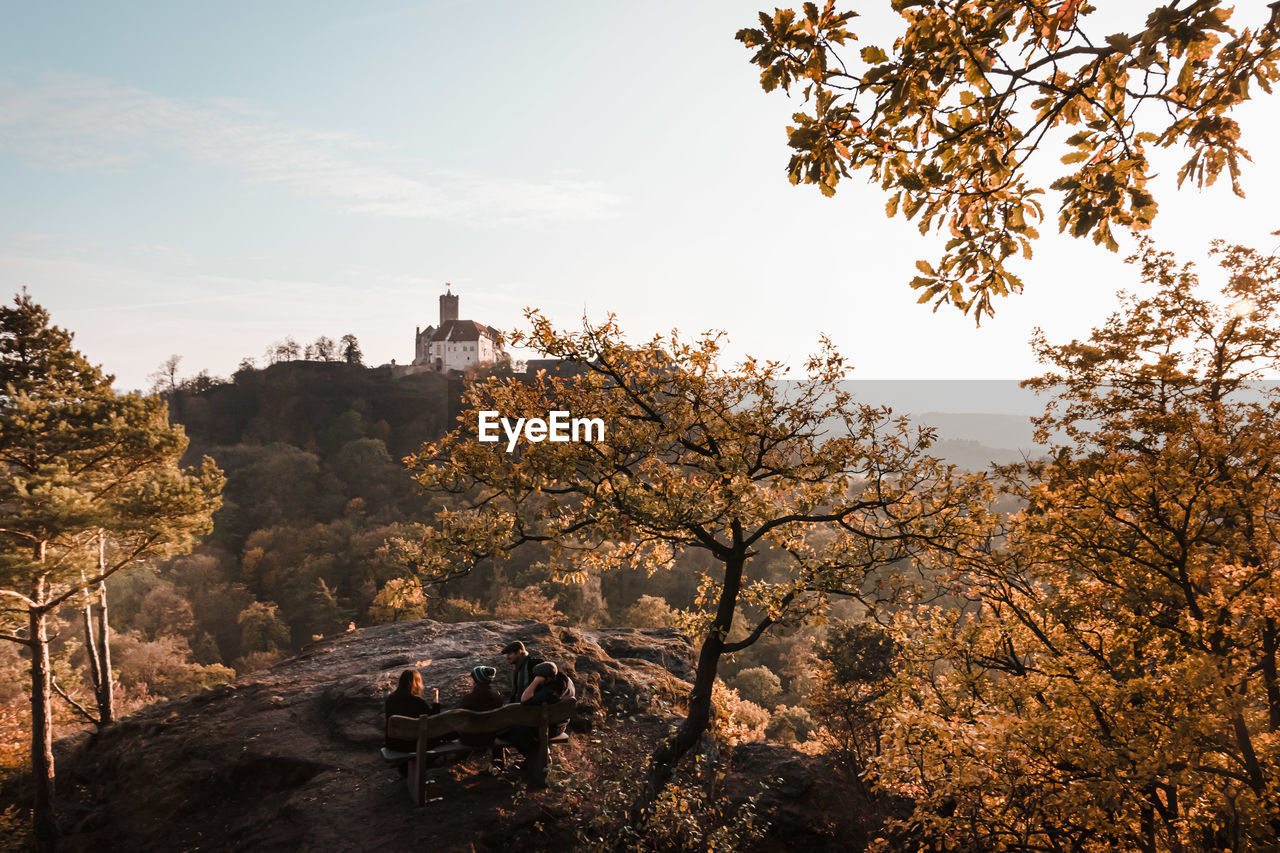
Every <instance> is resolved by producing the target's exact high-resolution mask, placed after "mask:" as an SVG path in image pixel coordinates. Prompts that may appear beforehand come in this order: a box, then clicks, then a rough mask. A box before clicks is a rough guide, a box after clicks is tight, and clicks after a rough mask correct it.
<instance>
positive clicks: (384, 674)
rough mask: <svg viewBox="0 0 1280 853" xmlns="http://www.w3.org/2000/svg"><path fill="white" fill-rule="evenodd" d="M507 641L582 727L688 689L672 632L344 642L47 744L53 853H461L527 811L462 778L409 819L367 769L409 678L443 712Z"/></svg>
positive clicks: (487, 625) (485, 781)
mask: <svg viewBox="0 0 1280 853" xmlns="http://www.w3.org/2000/svg"><path fill="white" fill-rule="evenodd" d="M517 639H518V640H523V641H524V642H525V644H526V645H527V646H528V647H529V648H530V649H531V650H532V651H534V652H535V653H537V654H538V655H540V656H541V657H544V658H546V659H548V660H553V661H556V662H557V663H558V664H559V665H560V666H561V667H562V668H564V669H565V670H567V671H568V672H569V674H570V675H571V676H572V677H573V679H574V682H575V684H576V685H577V686H578V695H579V699H580V708H581V709H582V710H583V712H584V716H585V718H586V719H585V720H583V721H581V722H582V723H583V725H581V726H580V728H583V729H586V728H587V727H588V726H587V725H586V723H587V721H589V720H590V718H591V717H592V716H593V715H600V714H604V713H606V712H609V713H613V714H620V715H632V714H636V713H643V712H644V711H646V710H647V709H649V708H651V707H660V706H665V707H670V706H671V704H672V703H673V702H678V701H679V700H681V699H682V698H683V697H684V695H685V694H686V693H687V691H688V689H689V685H688V683H687V682H688V680H689V679H690V678H691V675H692V662H691V648H690V645H689V642H688V640H687V639H686V638H685V637H684V635H682V634H681V633H679V632H677V631H675V630H669V629H664V630H656V631H637V630H627V629H619V630H601V631H590V630H573V629H565V628H558V627H552V626H547V625H543V624H537V623H531V622H473V623H465V624H442V623H438V622H431V621H422V622H405V623H398V624H393V625H383V626H379V627H374V628H365V629H362V630H358V631H351V632H349V633H347V634H344V635H341V636H338V637H333V638H330V639H326V640H324V641H321V642H319V643H315V644H313V645H311V646H309V647H308V648H307V649H305V650H304V651H303V652H302V653H301V654H299V655H298V656H296V657H294V658H291V659H289V660H287V661H284V662H282V663H280V664H278V665H277V666H275V667H273V668H271V669H270V670H267V671H265V672H261V673H255V674H253V675H251V676H247V677H244V678H241V679H238V680H236V681H234V682H231V683H230V684H226V685H222V686H220V687H218V688H215V689H212V690H209V691H206V692H204V693H201V694H198V695H195V696H190V697H187V698H184V699H180V700H176V701H172V702H166V703H163V704H159V705H154V706H151V707H149V708H147V709H145V710H143V711H141V712H139V713H137V714H134V715H132V716H130V717H128V718H126V719H124V720H122V721H121V722H119V723H118V724H117V725H115V726H113V727H111V728H110V729H108V730H106V731H104V732H102V733H99V734H97V735H94V736H92V737H91V738H88V739H87V740H82V741H79V742H77V743H73V744H63V745H61V752H62V753H63V754H62V755H60V756H59V761H58V789H59V798H60V801H61V804H62V805H61V812H60V823H61V825H62V828H63V832H64V839H63V843H62V845H61V846H60V849H64V850H95V851H96V850H103V849H113V850H116V849H118V850H132V851H162V850H163V851H172V850H291V851H292V850H308V849H309V850H333V851H341V850H375V849H377V850H400V849H409V848H410V847H420V846H424V845H425V848H426V849H434V850H471V849H473V844H472V840H473V838H474V836H475V829H476V827H477V826H478V825H479V826H484V827H489V826H490V821H492V825H493V826H497V825H500V824H501V823H502V822H504V821H505V822H513V823H515V824H520V823H522V822H529V821H530V820H532V819H533V818H531V817H530V815H536V813H537V810H538V808H539V806H538V802H537V799H536V798H534V797H524V798H513V796H512V793H513V789H512V784H513V783H512V782H510V781H509V780H507V779H505V778H503V777H493V776H490V775H488V774H485V773H483V772H481V771H478V770H476V769H472V770H470V771H469V772H459V773H453V774H449V776H448V778H446V779H443V780H441V782H440V783H439V788H438V794H439V795H438V797H435V798H432V799H433V801H432V802H430V803H428V804H427V805H426V806H423V807H421V808H414V807H413V806H412V805H411V803H410V802H409V798H408V794H407V793H406V791H405V788H404V786H403V784H402V783H401V781H400V780H399V778H398V777H397V776H396V774H395V772H394V771H392V770H389V769H388V768H387V767H385V766H384V765H383V764H382V763H381V759H380V758H379V755H378V747H379V746H380V745H381V742H382V727H383V718H382V701H383V698H384V697H385V696H386V695H387V693H388V692H390V690H391V689H392V687H394V684H395V681H396V679H397V678H398V676H399V674H400V672H401V671H402V670H404V669H406V668H409V667H415V666H416V667H418V668H419V669H420V671H421V672H422V676H423V681H424V683H425V684H426V685H428V687H431V686H435V687H438V688H439V689H440V701H441V704H442V705H444V706H445V707H446V708H448V707H451V706H454V705H456V702H457V700H458V698H459V697H460V696H461V695H462V694H463V693H465V692H466V691H467V690H468V689H470V677H469V673H470V671H471V668H472V667H473V666H475V665H477V664H481V663H483V664H488V665H491V666H495V667H497V668H498V671H499V673H500V676H499V678H500V680H505V679H506V678H507V677H508V673H509V668H508V667H507V665H506V663H505V661H503V659H502V656H501V655H500V654H499V650H500V649H501V648H502V647H503V646H504V645H506V644H507V643H508V642H510V641H511V640H517ZM569 749H573V747H570V748H569ZM523 812H530V814H523ZM490 846H492V845H490Z"/></svg>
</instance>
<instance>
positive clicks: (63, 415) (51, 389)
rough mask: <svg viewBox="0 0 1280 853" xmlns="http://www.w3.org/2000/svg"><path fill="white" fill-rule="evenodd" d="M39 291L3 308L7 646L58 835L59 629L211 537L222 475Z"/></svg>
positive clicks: (1, 544) (1, 482)
mask: <svg viewBox="0 0 1280 853" xmlns="http://www.w3.org/2000/svg"><path fill="white" fill-rule="evenodd" d="M71 343H72V342H71V335H70V334H69V333H68V332H66V331H65V330H63V329H60V328H58V327H56V326H52V325H50V323H49V314H48V312H47V311H45V310H44V309H43V308H41V307H40V306H39V305H37V304H36V303H35V302H34V301H32V299H31V298H30V296H28V295H27V294H26V293H23V294H20V295H19V296H18V297H17V298H16V299H15V301H14V304H13V305H8V306H4V307H3V308H0V601H3V602H4V607H3V608H0V639H4V640H8V641H11V642H15V643H19V644H21V645H23V646H26V647H27V648H28V649H29V650H30V653H31V678H32V684H31V706H32V727H31V731H32V750H31V751H32V764H33V770H34V775H35V777H36V778H35V793H36V796H35V827H36V831H37V837H38V839H39V840H40V841H41V842H42V843H43V844H46V845H47V844H48V843H50V841H51V839H52V837H53V836H54V834H55V827H54V824H53V811H52V798H53V779H54V772H53V749H52V729H51V721H50V709H49V702H50V695H51V688H52V676H51V670H50V664H49V636H48V629H47V625H48V620H49V618H50V616H51V615H52V614H53V613H54V612H55V610H56V609H57V608H58V607H59V606H61V605H62V604H64V603H67V602H69V601H71V600H72V599H73V598H74V597H75V596H77V595H78V594H79V593H81V592H82V591H84V590H87V589H89V588H91V587H94V586H96V585H97V584H99V583H100V582H101V581H103V580H105V579H106V578H107V577H109V576H110V575H111V574H113V573H115V572H116V571H118V570H120V569H122V568H124V567H125V566H128V565H130V564H132V563H136V562H137V561H139V560H142V559H145V558H148V557H154V556H159V555H163V554H166V553H172V552H174V551H177V550H180V549H182V548H183V547H185V546H187V545H189V544H190V543H191V542H192V539H193V537H194V536H196V535H198V534H201V533H204V532H207V531H208V530H209V529H210V527H211V521H210V519H211V516H212V514H213V512H214V510H215V509H217V507H218V503H219V493H220V492H221V489H222V484H223V478H222V474H221V472H220V471H219V470H218V468H217V467H216V466H215V465H214V464H213V461H212V460H210V459H208V458H206V459H204V460H203V462H202V463H201V464H200V465H199V466H197V467H195V468H193V469H189V470H185V471H184V470H183V469H181V468H179V466H178V461H179V459H180V458H181V457H182V454H183V452H184V451H185V450H186V446H187V441H186V436H185V435H183V432H182V429H181V427H172V426H170V425H169V422H168V414H167V412H166V409H165V405H164V402H163V401H162V400H160V399H159V398H157V397H139V396H137V395H132V394H130V395H117V394H116V393H115V392H114V391H113V390H112V389H111V377H110V376H107V375H104V374H103V373H102V371H101V370H99V369H98V368H97V367H94V366H93V365H92V364H90V363H89V362H88V360H86V359H85V358H84V356H83V355H81V354H80V353H79V352H77V351H76V350H75V349H74V348H73V347H72V345H71Z"/></svg>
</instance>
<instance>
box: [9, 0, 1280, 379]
mask: <svg viewBox="0 0 1280 853" xmlns="http://www.w3.org/2000/svg"><path fill="white" fill-rule="evenodd" d="M1248 6H1249V4H1240V5H1239V6H1238V7H1237V8H1239V9H1241V10H1242V11H1245V12H1247V11H1248V9H1247V8H1246V7H1248ZM760 8H762V6H761V5H760V4H758V3H754V2H739V1H738V0H734V2H729V0H703V2H698V3H687V2H682V3H675V2H650V3H643V4H636V3H632V4H622V3H601V2H598V0H597V2H541V1H540V0H539V1H538V2H520V3H518V2H513V1H512V0H506V1H505V2H504V1H503V0H499V1H498V2H488V3H480V2H466V0H463V2H453V3H435V2H421V0H419V2H376V0H371V1H370V2H362V3H358V4H357V3H337V2H327V0H305V2H303V1H302V0H273V2H271V3H261V2H239V0H226V1H225V2H220V3H217V4H194V3H182V4H179V3H170V2H122V3H113V4H103V3H100V2H81V3H76V2H65V3H57V4H43V3H28V4H18V3H5V4H4V5H3V6H0V10H3V11H2V12H0V14H3V19H4V26H3V27H0V187H3V201H0V281H2V282H3V284H4V286H5V287H6V288H7V289H8V292H9V293H16V292H17V291H19V290H20V289H22V288H24V287H25V288H27V289H28V290H29V292H30V293H31V295H32V297H33V298H34V299H35V300H36V301H37V302H39V303H41V304H42V305H44V306H45V307H47V308H48V309H49V310H50V311H51V313H52V315H53V319H54V322H55V323H57V324H58V325H61V326H63V327H65V328H68V329H70V330H71V331H73V332H74V333H75V335H76V338H75V340H76V344H77V346H78V347H79V348H80V349H81V351H82V352H84V353H85V354H86V355H87V356H88V357H89V358H90V359H91V360H92V361H94V362H95V363H99V364H101V365H102V366H103V367H104V368H105V369H106V370H107V371H108V372H110V373H112V374H114V375H115V376H116V384H117V387H120V388H123V389H132V388H145V387H146V386H147V385H148V384H149V382H148V379H147V377H148V374H150V373H152V372H153V371H155V370H156V369H157V368H158V366H159V365H160V364H161V362H163V361H164V360H165V359H167V358H169V357H170V356H171V355H175V354H176V355H180V356H181V357H182V363H181V367H180V372H181V373H183V374H184V375H193V374H195V373H196V372H198V371H200V370H208V371H209V372H210V373H212V374H213V375H215V376H227V375H229V374H230V373H231V372H232V371H234V370H235V369H236V367H237V365H238V364H239V363H240V361H241V360H242V359H243V358H246V357H250V358H257V359H259V361H260V362H261V361H262V355H263V353H264V351H265V350H266V349H267V348H268V347H269V346H270V345H271V344H272V343H273V342H276V341H279V340H281V339H283V338H285V337H286V336H292V337H293V338H294V339H296V340H298V341H299V342H303V343H305V342H308V341H312V340H314V339H315V338H316V337H318V336H320V335H327V336H329V337H331V338H334V339H337V338H339V337H341V336H342V335H344V334H348V333H351V334H355V335H356V336H357V337H358V338H359V340H360V342H361V346H362V348H363V350H364V354H365V357H366V361H367V362H368V363H370V364H382V363H387V362H389V361H391V360H393V359H394V360H396V361H397V362H399V363H404V362H407V361H410V360H411V359H412V358H413V335H414V331H415V328H416V327H418V326H423V327H425V326H427V325H430V324H434V323H436V322H437V319H438V301H437V300H438V296H439V294H440V293H441V292H443V290H444V287H445V283H446V282H448V283H450V284H451V286H452V289H453V292H454V293H457V294H459V295H460V297H461V316H462V317H463V318H465V319H473V320H477V321H480V322H483V323H485V324H488V325H492V326H496V327H498V328H500V329H511V328H513V327H515V326H517V325H519V324H520V322H521V319H522V311H523V309H524V308H525V307H527V306H528V307H536V308H539V309H541V310H542V311H543V312H544V313H545V314H547V315H548V316H549V317H550V318H551V319H552V320H553V321H555V322H557V323H558V324H560V325H562V326H566V327H568V326H574V325H578V324H580V323H581V319H582V317H583V316H584V315H585V316H587V317H588V318H589V319H592V320H600V319H602V318H603V317H604V316H605V314H606V313H608V312H612V313H614V314H616V315H617V317H618V320H619V323H620V324H621V326H622V327H623V328H624V329H625V330H627V331H628V333H629V334H632V335H633V336H635V337H637V338H640V337H648V336H650V335H652V334H654V333H658V332H667V331H670V330H671V329H680V330H681V331H682V332H686V333H694V332H699V331H702V330H706V329H719V330H723V331H724V332H725V333H726V334H727V336H728V340H729V343H728V350H727V352H728V354H729V355H730V356H732V357H738V356H741V355H744V354H751V355H754V356H757V357H763V358H774V359H782V360H785V361H788V362H789V363H792V364H796V365H799V364H801V363H802V362H803V359H804V357H805V355H806V354H808V353H810V352H812V351H814V349H815V348H816V343H817V340H818V338H819V336H820V335H823V334H825V335H828V336H830V337H831V338H832V339H833V341H834V342H835V343H836V344H837V345H838V347H839V348H840V349H841V351H842V352H843V353H844V354H845V355H846V356H847V357H848V359H849V361H850V362H851V363H852V364H853V365H854V367H855V372H854V375H855V376H856V377H858V378H861V379H1016V378H1023V377H1026V376H1030V375H1033V374H1035V373H1036V364H1035V361H1034V358H1033V356H1032V353H1031V350H1030V347H1029V345H1028V340H1029V338H1030V336H1031V333H1032V330H1033V329H1034V328H1035V327H1041V328H1043V329H1044V330H1045V332H1046V333H1047V335H1048V336H1049V338H1050V340H1061V341H1065V340H1070V339H1072V338H1076V337H1083V336H1086V335H1087V334H1088V331H1089V329H1090V328H1092V327H1093V326H1094V325H1096V324H1098V323H1099V322H1101V321H1102V320H1103V319H1104V318H1105V317H1106V315H1107V314H1108V313H1109V312H1110V311H1111V310H1112V309H1113V308H1114V306H1115V304H1116V303H1115V298H1114V293H1115V291H1116V290H1117V289H1119V288H1122V287H1124V288H1129V289H1140V288H1138V287H1137V281H1136V277H1135V275H1134V271H1133V270H1132V269H1131V268H1130V267H1127V266H1126V265H1125V264H1124V261H1123V258H1124V256H1125V255H1126V254H1127V251H1125V250H1123V249H1122V251H1121V252H1120V253H1119V254H1112V253H1110V252H1107V251H1106V250H1104V249H1101V248H1099V247H1097V246H1094V245H1093V244H1092V243H1091V242H1086V241H1073V240H1070V239H1067V238H1062V237H1057V236H1053V237H1050V238H1047V239H1045V240H1044V241H1042V243H1041V245H1040V246H1039V247H1038V248H1037V252H1036V258H1035V260H1034V261H1033V262H1031V263H1029V264H1027V265H1025V266H1024V267H1022V268H1021V269H1020V270H1019V272H1020V274H1021V276H1022V278H1023V280H1024V281H1025V282H1026V285H1027V287H1026V292H1025V293H1024V294H1023V295H1020V296H1015V297H1012V298H1010V299H1006V300H1004V301H1003V302H1001V303H1000V304H999V305H998V306H997V312H996V317H995V318H994V319H989V320H984V322H983V323H982V325H981V327H976V326H975V324H974V322H973V319H972V318H971V317H965V316H962V315H961V314H960V313H959V312H957V311H954V310H951V309H949V308H943V309H941V310H939V311H938V312H936V313H935V312H932V311H931V310H930V308H929V307H928V306H927V305H917V304H916V295H915V294H914V293H913V292H912V291H911V290H910V289H909V288H908V287H907V286H906V282H907V281H909V280H910V278H911V277H912V276H913V275H914V261H915V260H916V259H917V258H920V257H925V256H928V255H929V253H930V251H931V250H932V248H933V246H934V244H933V243H932V242H930V241H927V240H926V239H925V238H922V237H921V236H920V234H919V233H918V231H917V230H916V227H915V225H914V224H912V223H908V222H906V221H904V220H902V219H897V220H892V221H891V220H886V219H885V217H884V214H883V209H884V202H885V200H886V199H885V197H884V196H883V194H882V193H881V192H880V190H879V189H877V188H875V187H873V186H869V185H864V184H863V183H862V182H861V180H860V179H858V178H855V179H853V180H851V181H847V182H846V183H844V184H842V186H841V189H840V192H839V193H838V194H837V196H836V197H835V198H834V199H826V198H823V197H822V196H821V195H820V194H819V193H818V192H817V190H816V189H814V188H812V187H793V186H791V185H790V184H789V183H788V181H787V179H786V175H785V166H786V162H787V158H788V148H787V146H786V136H785V125H786V122H787V118H788V117H789V115H790V113H791V112H792V111H794V109H795V108H796V106H797V104H796V102H795V101H788V100H787V98H786V97H785V96H782V95H780V94H778V93H773V94H766V93H764V92H763V91H762V90H761V89H760V87H759V83H758V74H757V69H755V68H754V66H752V65H750V63H749V61H748V58H749V52H748V51H746V50H745V49H744V48H743V47H742V46H741V45H740V44H739V43H738V42H736V41H735V40H734V38H733V36H734V33H735V32H736V30H737V29H739V28H740V27H743V26H749V25H752V24H753V23H754V20H755V15H756V12H757V11H758V10H759V9H760ZM884 24H885V21H884V20H883V19H878V18H877V17H876V16H871V17H869V18H867V19H864V21H862V22H860V23H859V25H858V26H857V27H855V29H860V30H861V31H862V33H863V35H864V40H865V41H868V42H875V41H877V38H876V36H877V33H884V32H886V31H885V30H884ZM877 28H879V29H877ZM879 40H880V41H881V42H887V41H889V40H890V39H886V38H882V39H879ZM1237 117H1238V119H1239V120H1240V121H1241V123H1242V124H1243V126H1244V130H1245V138H1246V146H1247V147H1248V148H1250V149H1251V150H1252V151H1253V152H1255V154H1256V155H1259V156H1257V157H1256V159H1257V163H1256V164H1255V165H1250V166H1248V167H1247V168H1246V170H1245V174H1244V179H1243V183H1244V185H1245V189H1246V191H1247V193H1248V197H1247V198H1246V199H1239V198H1236V197H1235V196H1233V195H1232V194H1231V192H1230V190H1229V188H1228V187H1227V186H1225V185H1219V186H1215V187H1212V188H1208V189H1206V190H1204V191H1196V190H1193V189H1183V190H1181V191H1178V192H1176V193H1175V192H1172V187H1173V182H1172V178H1171V174H1172V172H1173V168H1169V169H1166V170H1164V172H1165V175H1166V177H1161V178H1159V179H1157V181H1156V182H1155V187H1156V189H1157V191H1158V192H1157V194H1158V196H1159V197H1160V198H1161V212H1160V216H1159V218H1158V220H1157V224H1156V227H1155V228H1154V229H1153V230H1152V232H1151V233H1152V236H1153V237H1154V238H1155V239H1156V240H1157V242H1158V243H1160V244H1161V245H1163V246H1167V247H1170V248H1174V249H1176V250H1178V251H1179V252H1180V253H1183V254H1184V255H1185V256H1186V257H1187V258H1188V259H1197V258H1203V254H1204V251H1205V249H1206V248H1207V246H1208V241H1209V240H1210V239H1212V238H1214V237H1225V238H1228V239H1231V240H1236V241H1240V242H1245V243H1249V244H1252V245H1255V246H1257V247H1259V248H1262V249H1264V250H1266V251H1274V250H1275V249H1277V248H1280V237H1276V236H1272V235H1271V234H1270V232H1272V231H1275V230H1276V229H1278V228H1280V215H1277V213H1276V205H1275V198H1276V197H1277V192H1278V191H1280V158H1275V157H1268V156H1266V152H1268V151H1269V150H1271V151H1274V150H1276V148H1277V143H1278V142H1280V104H1277V103H1276V102H1275V101H1272V102H1270V103H1268V102H1266V101H1255V102H1253V103H1251V104H1249V105H1247V106H1246V108H1245V109H1243V110H1241V111H1240V112H1239V113H1238V116H1237ZM1169 162H1170V165H1172V164H1173V162H1174V161H1172V160H1171V161H1169ZM1160 190H1166V192H1164V193H1163V194H1162V195H1161V193H1160V192H1159V191H1160ZM1043 230H1045V231H1050V232H1051V231H1053V227H1052V226H1050V227H1047V228H1045V229H1043ZM1131 245H1132V243H1131V242H1130V243H1129V246H1131ZM1206 278H1211V276H1210V275H1208V268H1207V267H1206Z"/></svg>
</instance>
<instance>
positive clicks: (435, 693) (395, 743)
mask: <svg viewBox="0 0 1280 853" xmlns="http://www.w3.org/2000/svg"><path fill="white" fill-rule="evenodd" d="M384 710H385V711H386V719H388V720H389V719H391V718H392V717H421V716H422V715H423V714H438V713H439V712H440V689H439V688H437V687H433V688H431V701H430V702H428V701H427V700H426V699H424V698H422V674H421V673H419V672H418V671H417V670H416V669H406V670H405V671H404V672H402V673H400V683H399V684H398V685H396V689H395V690H394V691H392V693H391V695H390V696H388V697H387V701H386V704H385V705H384ZM383 731H386V725H385V722H384V725H383ZM385 746H386V747H387V749H391V750H395V751H396V752H413V751H414V750H415V749H417V748H418V745H417V743H416V742H415V741H411V740H397V739H395V738H392V737H387V738H386V741H385ZM407 773H408V769H407V768H406V767H405V765H403V764H402V765H400V775H402V776H403V775H406V774H407Z"/></svg>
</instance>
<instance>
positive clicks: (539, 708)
mask: <svg viewBox="0 0 1280 853" xmlns="http://www.w3.org/2000/svg"><path fill="white" fill-rule="evenodd" d="M576 705H577V701H576V700H574V699H562V700H561V701H559V702H556V703H555V704H553V705H504V706H503V707H501V708H496V709H494V710H492V711H464V710H462V709H457V710H453V711H445V712H444V713H442V714H432V715H424V716H421V717H391V718H389V719H388V720H387V736H388V737H390V738H394V739H396V740H412V741H416V742H417V749H416V750H415V751H414V752H396V751H395V750H391V749H388V748H387V747H385V746H384V747H383V748H382V757H383V758H384V759H386V760H387V761H388V762H391V763H393V764H399V763H404V762H407V763H408V765H409V779H408V785H409V796H410V797H412V798H413V802H414V803H415V804H416V805H422V803H423V802H424V800H425V797H426V794H425V792H426V785H427V766H428V765H429V764H431V763H433V762H434V761H435V760H438V759H441V758H447V757H450V756H459V755H461V754H468V753H471V752H477V751H488V750H490V749H492V748H493V747H495V746H496V747H509V746H512V744H510V743H508V742H507V741H505V740H503V739H501V738H495V739H494V742H493V746H468V745H467V744H464V743H458V742H457V741H450V742H448V743H440V744H436V745H434V746H428V744H429V743H431V742H432V741H433V740H439V739H440V738H441V737H444V736H446V735H455V734H496V733H497V732H500V731H502V730H503V729H505V728H507V727H509V726H533V727H534V728H535V729H537V731H538V747H537V749H535V750H534V752H533V755H530V756H529V758H528V764H527V765H526V766H527V771H528V774H529V778H530V779H531V780H532V781H533V782H535V783H536V784H546V780H547V763H548V762H549V761H550V758H551V752H550V748H551V746H552V745H554V744H563V743H568V742H569V735H568V733H565V734H561V735H556V736H555V737H552V736H551V734H550V728H551V727H552V726H556V725H559V724H560V723H567V722H568V721H569V717H570V715H572V714H573V709H574V707H575V706H576Z"/></svg>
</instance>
